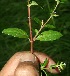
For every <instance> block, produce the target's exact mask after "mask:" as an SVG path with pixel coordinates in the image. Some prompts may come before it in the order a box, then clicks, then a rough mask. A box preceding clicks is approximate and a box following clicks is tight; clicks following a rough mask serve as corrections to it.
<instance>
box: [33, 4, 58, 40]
mask: <svg viewBox="0 0 70 76" xmlns="http://www.w3.org/2000/svg"><path fill="white" fill-rule="evenodd" d="M58 5H59V3H57V5H56V6H55V8H54V10H53V11H52V13H51V15H50V17H49V19H48V20H47V21H46V22H45V23H44V24H43V25H41V28H40V29H39V31H38V32H37V34H36V35H35V36H34V38H33V41H35V40H36V37H37V36H38V34H39V33H40V32H41V30H42V29H43V28H44V26H45V25H46V24H47V23H48V22H49V21H50V19H51V18H52V17H53V15H52V14H53V13H54V12H55V10H56V8H57V6H58Z"/></svg>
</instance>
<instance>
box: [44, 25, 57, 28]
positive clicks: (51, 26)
mask: <svg viewBox="0 0 70 76" xmlns="http://www.w3.org/2000/svg"><path fill="white" fill-rule="evenodd" d="M45 27H47V28H50V29H53V28H56V27H55V26H53V25H50V24H47V25H45Z"/></svg>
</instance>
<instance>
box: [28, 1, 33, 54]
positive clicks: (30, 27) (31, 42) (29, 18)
mask: <svg viewBox="0 0 70 76" xmlns="http://www.w3.org/2000/svg"><path fill="white" fill-rule="evenodd" d="M29 1H30V0H28V5H29ZM28 20H29V29H30V45H31V53H33V37H32V26H31V17H30V6H28Z"/></svg>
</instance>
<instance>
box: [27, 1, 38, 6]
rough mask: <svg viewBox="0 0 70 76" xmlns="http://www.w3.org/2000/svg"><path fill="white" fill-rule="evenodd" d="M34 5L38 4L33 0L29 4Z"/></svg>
mask: <svg viewBox="0 0 70 76" xmlns="http://www.w3.org/2000/svg"><path fill="white" fill-rule="evenodd" d="M32 5H38V4H37V3H36V2H35V1H32V2H31V3H30V4H29V5H28V7H30V6H32Z"/></svg>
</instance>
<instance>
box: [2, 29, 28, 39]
mask: <svg viewBox="0 0 70 76" xmlns="http://www.w3.org/2000/svg"><path fill="white" fill-rule="evenodd" d="M2 33H5V34H8V35H12V36H14V37H18V38H28V35H27V33H26V32H25V31H23V30H21V29H18V28H7V29H4V30H3V31H2Z"/></svg>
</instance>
